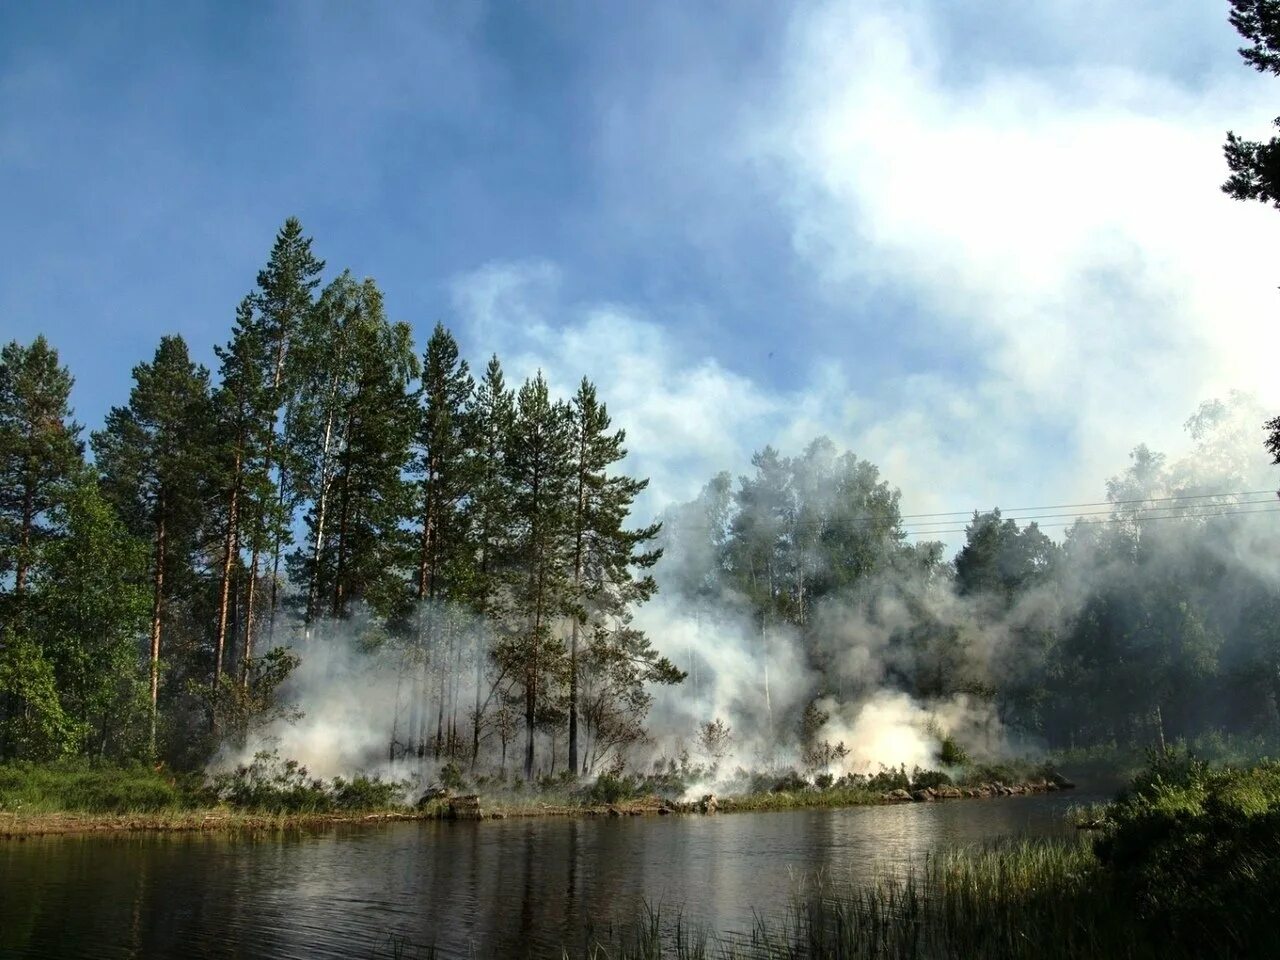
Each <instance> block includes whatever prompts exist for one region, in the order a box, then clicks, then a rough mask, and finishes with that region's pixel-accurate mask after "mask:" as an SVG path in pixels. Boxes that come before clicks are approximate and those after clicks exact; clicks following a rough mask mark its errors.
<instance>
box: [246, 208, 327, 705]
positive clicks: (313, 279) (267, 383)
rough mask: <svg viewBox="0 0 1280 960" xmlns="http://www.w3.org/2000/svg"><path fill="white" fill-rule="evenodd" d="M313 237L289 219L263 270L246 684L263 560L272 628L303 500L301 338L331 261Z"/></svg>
mask: <svg viewBox="0 0 1280 960" xmlns="http://www.w3.org/2000/svg"><path fill="white" fill-rule="evenodd" d="M311 242H312V241H311V238H310V237H308V236H305V235H304V233H303V230H302V224H301V223H300V222H299V221H298V219H297V218H296V217H289V218H288V219H286V220H285V222H284V225H283V226H282V227H281V228H280V230H279V231H278V232H277V233H276V239H275V243H274V245H273V246H272V248H271V255H270V257H269V258H268V260H267V265H266V266H265V267H264V268H263V269H262V270H260V271H259V272H258V284H257V290H256V291H255V292H254V293H253V295H252V296H253V306H254V309H255V318H256V319H255V324H256V337H255V343H256V345H257V346H258V348H259V349H260V350H261V351H262V355H261V357H260V364H261V370H262V385H263V391H262V402H261V404H260V405H259V407H258V415H259V418H260V419H259V423H258V424H257V428H258V430H259V431H260V436H261V437H262V438H263V439H262V455H261V458H260V459H259V460H258V462H257V463H256V464H255V465H254V466H255V469H254V470H253V472H252V480H251V486H252V487H253V488H254V489H255V490H256V491H257V495H256V496H255V497H254V498H253V501H254V509H253V512H252V516H251V517H249V518H247V519H249V520H250V521H251V524H250V535H249V537H248V543H247V546H248V549H249V572H248V592H247V595H246V598H245V635H244V651H243V654H242V656H241V678H242V681H243V682H247V677H248V674H247V670H248V665H249V662H250V660H251V659H252V656H253V643H254V629H255V626H256V620H255V617H256V613H257V600H256V588H257V583H258V566H259V560H260V557H261V555H262V554H263V553H265V552H267V551H270V555H271V576H270V596H269V604H268V610H267V621H268V623H270V622H272V620H273V618H274V616H275V612H276V606H277V603H278V587H279V579H280V578H279V570H280V559H281V553H282V550H283V548H284V546H285V545H286V544H288V543H289V542H290V540H291V537H292V529H293V517H294V509H295V507H296V505H297V504H298V502H299V496H298V484H297V483H296V481H295V478H294V465H295V461H296V449H295V447H296V444H295V442H294V440H295V438H294V433H293V427H294V424H295V410H294V408H295V404H296V402H297V400H298V397H299V393H300V388H301V384H302V382H303V380H304V377H303V376H302V371H300V370H299V364H297V363H296V362H295V360H294V358H293V356H292V351H293V348H294V346H295V345H296V342H297V340H298V337H299V334H300V332H301V330H302V329H303V326H304V325H305V324H306V322H307V320H308V318H309V316H310V314H311V311H312V309H313V305H314V303H313V297H314V292H315V288H316V287H317V286H319V284H320V274H321V272H322V271H323V270H324V261H323V260H320V259H318V258H317V257H316V256H315V255H314V254H313V253H312V252H311Z"/></svg>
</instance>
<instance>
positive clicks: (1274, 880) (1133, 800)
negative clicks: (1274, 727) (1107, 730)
mask: <svg viewBox="0 0 1280 960" xmlns="http://www.w3.org/2000/svg"><path fill="white" fill-rule="evenodd" d="M1107 819H1108V821H1109V823H1110V827H1109V829H1108V830H1107V832H1106V833H1105V834H1104V836H1103V837H1102V838H1101V839H1100V840H1099V841H1098V844H1097V852H1098V858H1099V860H1100V861H1101V862H1102V863H1103V864H1104V865H1105V866H1106V867H1107V868H1108V869H1109V870H1110V871H1112V872H1113V874H1114V876H1115V879H1116V884H1117V889H1119V890H1120V891H1121V892H1122V893H1123V894H1124V896H1125V897H1126V899H1127V900H1128V902H1129V903H1130V904H1131V905H1132V906H1133V908H1134V909H1136V910H1137V911H1138V913H1139V914H1140V915H1141V916H1142V917H1143V918H1144V919H1146V920H1147V921H1149V922H1150V923H1151V924H1152V925H1153V926H1154V927H1156V928H1159V929H1164V930H1168V931H1170V932H1171V933H1172V934H1173V935H1174V936H1176V937H1177V939H1178V940H1179V941H1180V942H1181V943H1183V944H1184V945H1185V946H1186V947H1188V948H1191V949H1195V948H1199V949H1201V950H1203V951H1205V953H1208V952H1210V951H1222V950H1225V951H1226V952H1228V953H1230V954H1231V955H1234V956H1261V955H1262V954H1263V952H1265V948H1266V946H1267V945H1269V944H1271V942H1272V939H1273V937H1274V926H1273V921H1274V916H1275V905H1274V891H1275V890H1276V889H1277V885H1278V884H1280V763H1276V762H1273V761H1268V762H1263V763H1260V764H1258V765H1257V766H1254V767H1251V768H1246V769H1238V768H1232V767H1222V768H1213V767H1210V766H1209V765H1208V764H1207V763H1205V762H1204V761H1202V760H1198V759H1195V758H1194V757H1192V756H1190V755H1188V754H1185V753H1182V752H1180V751H1167V752H1165V753H1160V754H1155V755H1153V756H1152V759H1151V763H1150V766H1149V767H1148V769H1147V770H1145V771H1144V772H1143V773H1142V774H1140V775H1139V776H1138V777H1137V778H1135V780H1134V781H1133V784H1132V785H1131V787H1130V788H1129V789H1128V790H1127V791H1125V792H1124V793H1123V794H1122V795H1121V796H1120V797H1119V798H1118V799H1117V801H1116V802H1115V803H1113V804H1112V805H1111V806H1110V808H1109V809H1108V811H1107Z"/></svg>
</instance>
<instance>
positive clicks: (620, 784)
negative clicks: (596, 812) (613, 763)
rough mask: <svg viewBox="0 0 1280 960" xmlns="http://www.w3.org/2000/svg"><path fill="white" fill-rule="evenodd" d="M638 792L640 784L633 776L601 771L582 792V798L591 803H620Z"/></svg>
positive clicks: (632, 797)
mask: <svg viewBox="0 0 1280 960" xmlns="http://www.w3.org/2000/svg"><path fill="white" fill-rule="evenodd" d="M639 793H640V784H639V783H638V782H637V780H636V779H635V778H633V777H619V776H614V775H613V774H611V773H602V774H600V776H599V777H597V778H596V782H595V783H593V784H591V786H589V787H587V788H586V790H585V791H584V792H583V795H582V796H583V799H584V800H585V801H586V802H587V803H591V804H610V803H621V802H623V801H624V800H632V799H634V798H635V797H636V796H638V795H639Z"/></svg>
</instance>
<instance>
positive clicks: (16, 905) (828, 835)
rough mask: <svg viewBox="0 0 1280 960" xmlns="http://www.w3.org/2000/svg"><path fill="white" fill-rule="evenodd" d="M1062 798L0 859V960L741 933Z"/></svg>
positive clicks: (1040, 829) (89, 850)
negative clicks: (677, 912) (626, 927)
mask: <svg viewBox="0 0 1280 960" xmlns="http://www.w3.org/2000/svg"><path fill="white" fill-rule="evenodd" d="M1083 799H1086V798H1084V797H1073V796H1071V795H1070V794H1048V795H1044V796H1033V797H1006V798H1001V799H990V800H963V801H956V802H950V803H936V804H904V805H902V806H892V807H862V808H856V809H849V810H814V811H800V812H794V813H762V814H731V815H721V816H717V817H661V818H659V817H636V818H621V819H591V820H586V819H583V820H502V821H489V822H484V823H421V824H419V823H401V824H395V825H390V826H385V827H370V828H344V829H339V830H334V831H331V832H328V833H323V834H319V835H304V836H293V837H290V838H287V839H267V840H236V839H230V838H227V837H205V836H180V835H174V836H152V837H115V838H78V837H50V838H36V839H31V840H26V841H3V840H0V956H4V957H49V958H58V960H63V958H73V957H93V958H113V957H148V958H150V957H235V958H259V957H262V958H265V957H273V958H274V957H298V958H303V957H306V958H310V957H344V958H345V957H369V956H372V955H374V954H375V953H378V952H379V951H381V952H382V955H386V950H387V939H388V936H391V935H394V936H395V937H402V938H405V939H407V940H408V941H410V942H412V943H414V944H434V945H436V947H437V948H438V949H439V951H440V954H441V955H443V956H446V957H480V958H488V957H527V956H559V955H560V946H561V944H566V943H567V944H570V945H576V944H580V943H582V941H583V936H584V933H583V931H584V929H585V926H586V924H587V922H588V920H589V919H590V920H593V921H594V922H595V923H596V924H597V928H598V927H599V925H600V924H601V923H602V922H607V921H608V920H609V919H613V920H615V921H623V922H625V921H627V920H629V919H631V918H633V917H635V916H636V911H637V909H638V908H639V906H640V905H641V904H642V903H643V901H644V900H646V899H647V900H649V901H650V902H657V901H661V902H662V903H664V904H680V905H682V906H683V910H684V915H685V917H686V918H688V919H690V920H692V921H693V922H694V923H706V924H709V925H712V926H714V927H715V928H716V929H720V930H725V929H746V928H749V927H750V925H751V918H752V910H753V908H754V909H756V910H758V911H760V912H761V913H765V914H771V913H777V912H779V911H781V910H782V909H783V908H784V907H785V904H786V900H787V897H788V894H789V892H790V890H792V889H793V888H794V884H795V883H796V882H797V878H799V877H802V876H806V875H809V876H811V875H812V874H813V873H814V872H815V871H819V870H820V871H823V872H824V873H825V874H826V875H827V876H829V877H832V878H834V879H846V878H847V879H853V880H858V879H866V878H870V877H871V876H872V875H873V874H875V873H876V872H877V871H879V872H881V873H883V872H884V871H886V870H891V869H897V868H901V867H902V866H903V865H904V864H906V863H908V862H910V861H912V860H917V861H918V860H919V859H920V858H922V857H923V855H924V854H925V852H926V851H928V850H930V849H933V848H935V847H937V846H938V845H939V844H946V843H965V842H972V841H979V840H985V839H990V838H994V837H999V836H1010V835H1041V836H1043V835H1049V834H1067V833H1070V832H1071V831H1070V830H1069V829H1068V828H1067V827H1066V826H1065V825H1064V824H1063V822H1062V819H1061V815H1062V810H1063V808H1064V807H1065V806H1066V805H1067V804H1068V803H1070V802H1071V801H1072V800H1083Z"/></svg>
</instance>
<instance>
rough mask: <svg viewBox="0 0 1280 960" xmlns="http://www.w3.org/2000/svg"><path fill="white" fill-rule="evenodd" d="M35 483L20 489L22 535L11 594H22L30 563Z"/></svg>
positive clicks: (17, 595) (34, 518)
mask: <svg viewBox="0 0 1280 960" xmlns="http://www.w3.org/2000/svg"><path fill="white" fill-rule="evenodd" d="M35 496H36V495H35V485H34V484H32V483H26V484H24V489H23V491H22V535H21V537H20V542H19V546H18V562H17V569H16V570H15V571H14V578H13V594H14V596H16V597H21V596H22V591H23V589H24V588H25V587H26V585H27V570H28V568H29V567H30V565H31V529H32V527H34V526H35V523H36V517H35V513H36V509H35Z"/></svg>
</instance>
